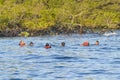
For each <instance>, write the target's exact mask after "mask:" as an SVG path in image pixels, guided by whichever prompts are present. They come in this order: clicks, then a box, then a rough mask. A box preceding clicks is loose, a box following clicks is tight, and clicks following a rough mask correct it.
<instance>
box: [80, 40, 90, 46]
mask: <svg viewBox="0 0 120 80" xmlns="http://www.w3.org/2000/svg"><path fill="white" fill-rule="evenodd" d="M81 45H82V46H89V45H90V44H89V42H88V41H85V42H83V44H81Z"/></svg>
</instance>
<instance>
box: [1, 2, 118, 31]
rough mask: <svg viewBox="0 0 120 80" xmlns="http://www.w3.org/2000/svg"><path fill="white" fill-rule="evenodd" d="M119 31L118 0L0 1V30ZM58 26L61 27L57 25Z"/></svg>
mask: <svg viewBox="0 0 120 80" xmlns="http://www.w3.org/2000/svg"><path fill="white" fill-rule="evenodd" d="M67 24H71V25H80V26H82V27H89V28H102V27H103V26H104V27H107V28H119V27H120V0H0V30H1V31H2V30H6V29H7V28H9V29H13V28H19V29H21V30H23V31H28V32H29V31H39V30H46V29H49V28H51V27H53V26H57V25H66V26H64V27H70V28H71V29H72V28H73V27H74V26H67ZM59 27H60V26H59Z"/></svg>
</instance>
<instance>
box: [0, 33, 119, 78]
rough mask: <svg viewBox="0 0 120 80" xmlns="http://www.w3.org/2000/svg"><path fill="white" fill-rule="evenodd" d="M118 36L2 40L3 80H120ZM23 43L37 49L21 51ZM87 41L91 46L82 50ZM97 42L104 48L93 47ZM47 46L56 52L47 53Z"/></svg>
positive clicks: (5, 38)
mask: <svg viewBox="0 0 120 80" xmlns="http://www.w3.org/2000/svg"><path fill="white" fill-rule="evenodd" d="M116 33H117V35H109V36H105V35H100V34H83V35H79V34H71V35H57V36H38V37H26V38H24V37H13V38H8V37H1V38H0V80H120V32H119V31H117V32H116ZM20 40H24V41H25V42H26V43H27V44H29V43H30V42H31V41H32V42H34V46H24V47H20V46H19V45H18V44H19V41H20ZM86 40H87V41H89V42H90V46H88V47H84V46H80V44H82V43H83V42H84V41H86ZM96 40H99V42H100V45H98V46H97V45H93V44H94V43H95V41H96ZM61 42H65V43H66V46H65V47H62V46H61V45H60V43H61ZM45 43H50V45H51V46H52V48H51V49H45V48H44V45H45Z"/></svg>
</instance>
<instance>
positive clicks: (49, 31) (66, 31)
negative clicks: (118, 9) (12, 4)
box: [0, 27, 120, 37]
mask: <svg viewBox="0 0 120 80" xmlns="http://www.w3.org/2000/svg"><path fill="white" fill-rule="evenodd" d="M116 30H120V29H109V28H106V29H101V28H98V29H93V28H92V29H91V28H87V29H86V28H82V29H81V28H80V27H78V28H76V29H73V30H70V29H67V28H66V29H61V30H59V29H56V30H55V29H45V30H38V31H33V32H30V31H27V30H26V31H25V30H24V31H22V30H21V31H20V30H18V29H11V30H9V31H7V30H6V31H3V32H2V31H1V32H0V37H35V36H45V35H70V34H91V33H97V34H104V33H105V32H113V31H116Z"/></svg>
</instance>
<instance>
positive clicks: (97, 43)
mask: <svg viewBox="0 0 120 80" xmlns="http://www.w3.org/2000/svg"><path fill="white" fill-rule="evenodd" d="M25 45H26V43H25V42H24V41H23V40H21V41H20V43H19V46H21V47H23V46H25ZM33 45H34V43H33V42H30V43H29V46H33ZM89 45H90V43H89V42H88V41H85V42H83V43H82V44H81V46H89ZM94 45H99V41H96V42H95V44H94ZM61 46H65V42H61ZM44 48H46V49H49V48H51V45H50V44H49V43H46V44H45V46H44Z"/></svg>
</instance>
